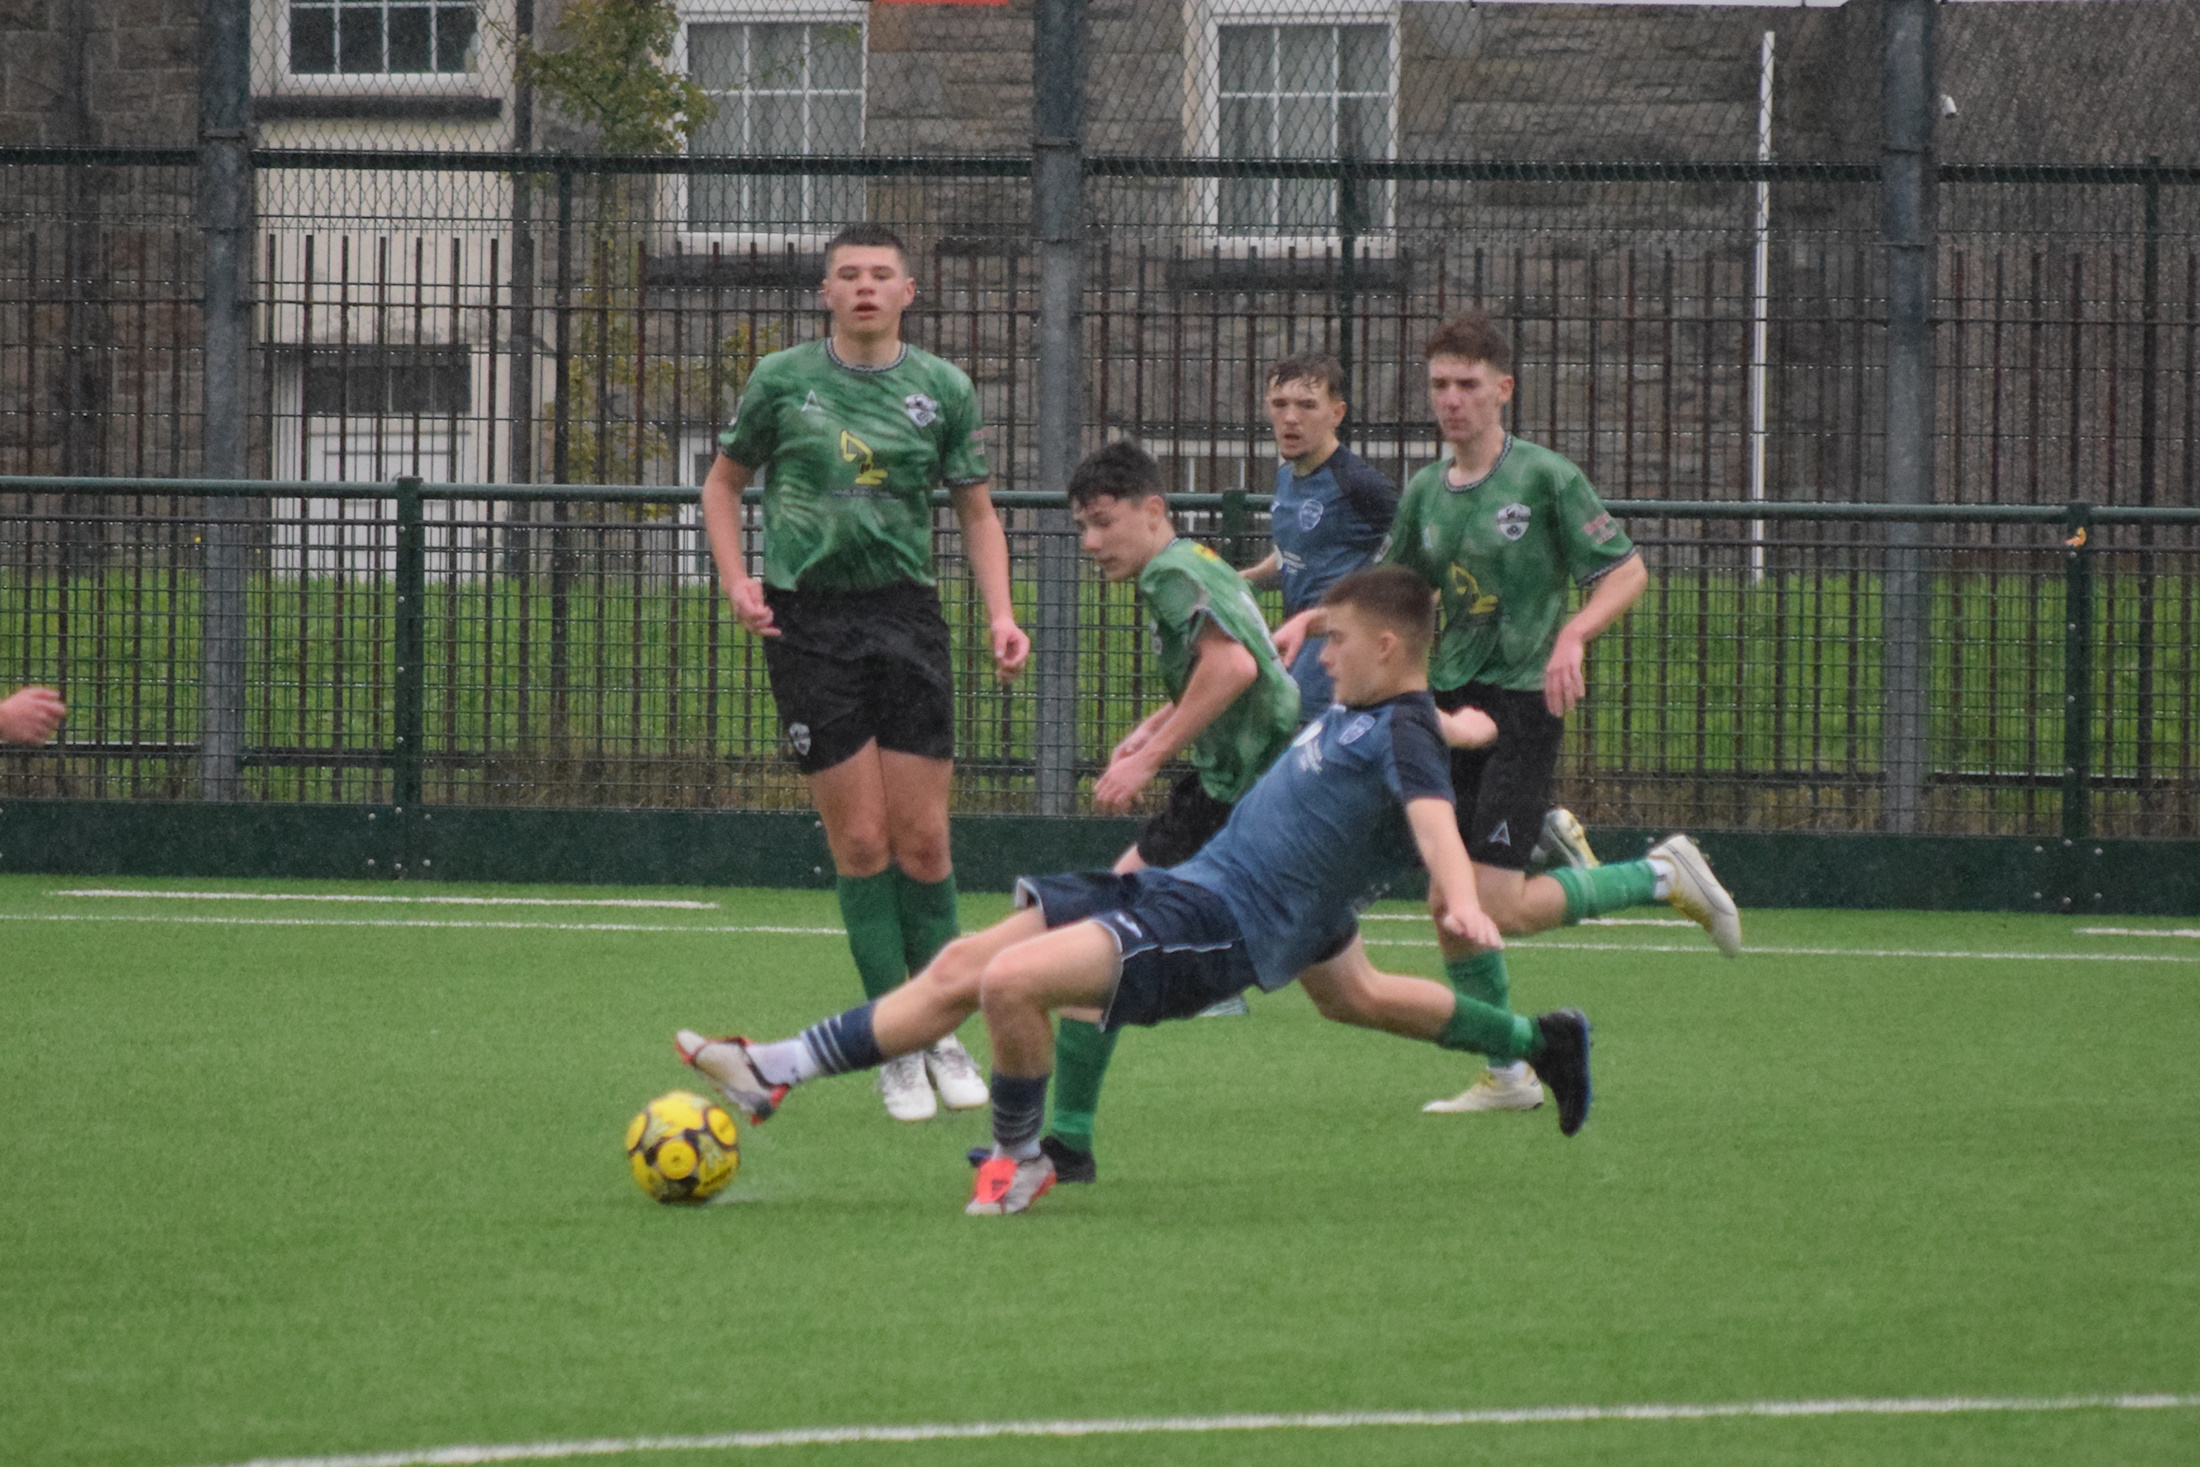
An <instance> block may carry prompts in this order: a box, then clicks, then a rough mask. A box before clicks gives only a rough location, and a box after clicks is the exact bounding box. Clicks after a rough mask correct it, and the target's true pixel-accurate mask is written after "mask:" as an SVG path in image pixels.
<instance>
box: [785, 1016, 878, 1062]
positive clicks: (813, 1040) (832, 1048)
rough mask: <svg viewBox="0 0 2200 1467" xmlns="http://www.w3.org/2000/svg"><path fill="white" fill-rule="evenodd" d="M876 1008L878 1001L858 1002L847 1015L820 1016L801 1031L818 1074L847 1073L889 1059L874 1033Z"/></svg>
mask: <svg viewBox="0 0 2200 1467" xmlns="http://www.w3.org/2000/svg"><path fill="white" fill-rule="evenodd" d="M874 1007H876V1005H875V1004H859V1005H857V1006H856V1007H855V1008H852V1009H850V1010H848V1011H847V1012H846V1013H844V1014H835V1015H833V1016H832V1017H831V1018H830V1019H821V1020H819V1021H818V1022H817V1023H815V1024H812V1025H811V1026H810V1027H809V1028H807V1029H805V1030H803V1031H802V1042H803V1043H804V1044H807V1045H808V1046H809V1047H810V1053H811V1054H812V1055H814V1056H816V1058H817V1069H818V1073H819V1074H822V1075H845V1074H847V1073H848V1072H849V1071H850V1070H868V1069H871V1068H872V1067H873V1066H876V1065H881V1064H884V1063H885V1062H886V1056H885V1054H884V1053H882V1052H881V1051H880V1049H879V1047H878V1036H876V1035H875V1034H873V1033H872V1032H871V1010H872V1009H873V1008H874Z"/></svg>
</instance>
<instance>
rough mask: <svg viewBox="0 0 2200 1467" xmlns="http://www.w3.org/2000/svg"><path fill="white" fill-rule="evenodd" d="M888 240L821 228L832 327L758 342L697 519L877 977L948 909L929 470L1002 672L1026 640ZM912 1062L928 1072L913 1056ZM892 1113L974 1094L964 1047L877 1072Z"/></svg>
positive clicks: (889, 984) (948, 921)
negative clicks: (753, 529) (758, 554)
mask: <svg viewBox="0 0 2200 1467" xmlns="http://www.w3.org/2000/svg"><path fill="white" fill-rule="evenodd" d="M916 288H917V287H916V282H915V280H914V279H913V278H911V276H910V273H909V266H908V258H907V253H906V251H905V250H904V249H903V247H902V244H901V241H900V240H899V239H897V238H896V237H895V236H894V235H893V234H892V233H890V232H889V231H887V230H885V229H884V228H882V227H881V226H878V225H855V226H852V227H850V228H848V229H845V230H843V231H841V233H840V234H838V235H836V236H835V237H834V238H833V240H832V241H831V242H830V243H829V244H828V245H827V247H826V252H825V279H824V280H823V282H822V283H821V285H820V295H821V297H822V300H823V303H824V305H825V307H826V309H827V310H828V311H829V312H830V313H831V318H832V329H831V331H830V333H829V334H828V336H827V337H826V338H825V339H823V340H819V341H810V342H805V343H803V344H802V345H800V346H795V347H790V348H788V349H787V350H784V351H779V352H774V353H772V354H771V355H769V356H767V357H765V358H764V359H763V360H762V361H760V362H758V363H757V365H756V368H755V370H754V371H753V372H752V373H751V375H750V377H749V380H748V383H747V384H746V387H745V389H744V391H743V394H742V397H741V403H740V407H739V410H738V411H737V413H736V415H735V417H734V421H733V423H732V425H731V426H730V427H728V428H727V430H726V431H725V432H724V433H722V434H720V435H719V447H720V453H719V456H718V458H717V459H716V460H715V462H714V463H713V464H712V466H711V471H710V475H709V478H708V479H707V481H706V482H705V484H704V486H703V519H704V523H705V525H706V526H707V528H708V530H709V534H710V544H711V553H712V555H713V557H714V559H715V560H716V562H717V566H718V573H719V577H720V580H721V582H722V583H723V585H724V586H725V590H726V596H727V599H728V600H729V601H730V602H731V603H732V606H733V611H734V615H735V616H736V617H737V618H738V619H739V620H740V622H741V624H742V626H744V627H746V628H747V629H748V630H749V631H751V632H753V633H755V634H756V635H757V636H759V637H761V638H763V639H764V661H765V670H766V672H767V674H768V675H769V677H770V680H771V688H772V696H773V699H774V700H775V701H776V703H777V704H778V708H779V716H780V722H781V725H782V727H783V728H784V730H785V733H786V737H787V743H788V747H789V749H790V750H791V752H792V754H793V756H794V759H795V762H796V764H797V766H798V767H799V768H800V769H801V770H802V772H803V774H804V776H805V777H806V779H807V781H808V784H809V789H810V799H811V803H812V804H813V805H814V806H815V807H816V809H817V812H818V814H819V816H820V817H821V819H822V822H823V825H824V827H825V840H826V844H827V846H828V847H829V848H830V849H831V851H832V857H833V869H834V874H835V877H836V886H837V889H838V894H839V898H840V909H841V915H842V919H843V921H844V922H845V924H846V927H847V931H848V946H849V949H850V952H851V954H852V955H853V957H854V959H855V965H856V971H857V974H858V976H859V977H860V978H861V980H862V983H863V989H864V992H865V993H867V994H869V995H870V996H872V997H874V998H876V997H878V996H880V995H882V994H885V993H887V992H889V991H890V990H892V989H893V988H895V987H896V986H898V985H899V984H900V983H901V982H902V981H903V979H904V978H905V977H907V975H908V974H910V973H912V972H914V971H917V970H918V969H920V968H922V967H923V966H924V964H925V963H926V962H927V961H928V960H929V959H930V958H931V957H932V955H933V954H934V953H935V952H937V951H938V950H939V948H940V945H941V944H942V943H944V942H945V941H947V940H948V939H949V938H951V937H953V936H954V935H955V933H956V931H957V930H958V927H957V921H956V910H955V908H956V902H955V880H954V866H953V862H952V857H951V854H950V851H949V842H948V811H947V807H948V793H949V788H950V785H951V783H952V779H953V771H954V766H953V763H952V760H953V758H954V702H953V698H954V693H953V678H952V670H951V663H950V658H949V646H948V631H947V623H946V620H945V618H944V616H943V615H942V612H941V609H940V603H939V595H938V592H937V590H936V589H935V585H934V575H933V568H932V510H931V495H932V491H933V490H934V489H935V488H936V487H939V486H941V485H945V486H946V488H947V490H948V493H949V497H950V499H951V501H952V503H953V505H954V509H955V513H956V516H957V518H958V519H959V520H960V521H961V524H962V532H963V543H964V546H965V548H966V551H967V554H968V558H969V563H970V568H971V576H972V579H974V580H975V581H976V582H977V585H978V590H979V593H980V595H981V596H982V597H983V599H984V602H985V608H986V617H987V622H988V626H989V631H990V637H991V650H992V653H993V659H994V663H995V666H996V668H997V670H998V671H999V674H1000V675H1001V676H1002V677H1003V678H1009V677H1013V676H1015V675H1016V673H1017V672H1018V671H1019V670H1020V669H1021V668H1022V666H1023V664H1024V661H1025V658H1026V657H1027V656H1028V655H1029V652H1030V640H1029V639H1028V638H1027V637H1026V636H1025V635H1024V633H1023V632H1022V631H1021V630H1020V629H1019V628H1018V627H1017V625H1016V620H1015V615H1014V612H1013V609H1012V606H1011V603H1010V597H1009V577H1008V547H1007V540H1006V537H1005V536H1004V534H1003V532H1002V528H1001V524H1000V520H999V517H998V516H997V515H996V514H995V512H994V509H993V503H992V499H991V497H990V495H989V493H988V488H987V480H988V471H987V467H986V461H985V452H984V448H983V446H982V437H983V434H982V430H981V428H980V425H979V421H978V404H977V395H976V393H975V391H974V390H973V389H972V387H971V384H970V379H969V378H968V377H967V376H966V375H964V374H963V373H962V372H961V371H960V370H959V369H957V368H956V367H954V366H952V365H951V364H949V363H947V362H945V361H942V360H941V359H940V358H938V357H935V356H933V355H931V354H930V353H928V352H924V351H920V350H918V349H917V348H915V347H912V346H909V345H907V344H906V343H904V342H903V341H902V339H901V320H902V313H903V311H904V310H905V309H906V308H907V307H908V306H909V304H910V303H911V302H912V301H913V300H914V299H915V297H916ZM760 473H762V474H763V475H764V489H763V499H764V505H763V509H764V514H763V528H764V535H763V552H764V553H763V565H762V567H761V570H762V574H761V575H751V574H750V568H749V565H748V558H747V553H746V549H745V545H744V526H743V516H742V511H741V496H742V493H743V491H744V490H746V489H747V488H748V486H749V485H750V483H751V482H752V481H754V480H755V478H756V477H757V476H758V475H759V474H760ZM928 1071H929V1082H928V1078H927V1072H928ZM881 1081H882V1085H881V1088H882V1089H883V1090H884V1091H885V1096H886V1106H887V1110H888V1113H889V1114H891V1115H893V1116H895V1117H896V1118H897V1119H901V1120H919V1119H924V1118H926V1117H929V1116H930V1115H932V1114H933V1113H934V1110H935V1108H936V1102H935V1100H934V1097H933V1087H934V1085H937V1087H938V1089H939V1094H940V1098H941V1099H944V1100H945V1101H946V1103H947V1104H948V1105H950V1106H972V1105H982V1104H983V1103H984V1101H985V1092H984V1086H983V1084H982V1082H981V1081H980V1080H979V1079H978V1076H977V1072H976V1070H975V1069H974V1068H973V1067H972V1065H971V1064H970V1060H969V1056H968V1055H967V1054H965V1053H964V1052H963V1050H962V1047H961V1046H960V1045H959V1044H957V1043H956V1042H955V1040H954V1039H953V1038H952V1036H943V1037H942V1038H941V1040H940V1042H939V1043H938V1044H937V1045H936V1046H935V1047H934V1048H933V1049H932V1050H930V1051H929V1052H928V1053H927V1054H926V1055H925V1056H922V1057H918V1056H913V1055H912V1056H910V1057H908V1058H906V1059H904V1060H903V1061H902V1062H900V1063H898V1064H896V1065H894V1066H892V1067H891V1068H889V1069H888V1070H887V1071H886V1072H885V1073H884V1074H883V1075H882V1076H881Z"/></svg>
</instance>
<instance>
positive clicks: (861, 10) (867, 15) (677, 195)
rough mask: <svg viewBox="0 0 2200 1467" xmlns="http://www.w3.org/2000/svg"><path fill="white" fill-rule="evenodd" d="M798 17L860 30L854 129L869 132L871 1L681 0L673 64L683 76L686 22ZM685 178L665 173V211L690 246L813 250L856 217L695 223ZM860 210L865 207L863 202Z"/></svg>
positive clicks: (774, 21) (770, 22)
mask: <svg viewBox="0 0 2200 1467" xmlns="http://www.w3.org/2000/svg"><path fill="white" fill-rule="evenodd" d="M797 23H799V24H807V25H852V26H854V27H856V30H857V32H858V34H859V36H860V40H859V42H858V46H857V49H858V50H859V51H860V52H861V54H862V62H861V64H862V76H861V80H860V81H859V83H858V93H859V100H860V110H859V112H858V114H857V129H858V131H859V132H860V133H861V134H862V136H864V137H866V138H868V137H869V135H870V130H871V7H870V6H869V5H868V4H867V3H865V0H683V3H682V4H681V6H680V33H679V35H678V37H677V38H676V39H675V40H674V41H673V49H672V68H673V70H675V71H677V72H678V73H679V74H680V75H682V76H688V75H690V72H689V70H688V53H687V48H688V27H689V26H691V25H773V24H786V25H792V24H797ZM859 146H860V144H859ZM688 183H689V180H688V178H687V176H686V175H685V174H671V175H667V176H666V178H665V183H664V187H665V201H664V202H665V210H666V212H665V215H664V217H665V218H668V219H671V220H674V221H676V222H675V223H674V224H673V226H672V227H673V230H674V232H675V234H676V235H677V237H678V238H679V241H680V243H681V245H682V246H683V247H684V248H686V249H688V250H690V251H697V252H701V253H706V254H707V253H708V252H709V250H710V248H711V246H712V245H718V246H721V247H722V248H724V249H726V250H728V251H731V250H735V249H740V250H746V249H747V248H748V247H749V246H750V245H752V244H753V245H757V246H759V247H761V248H765V249H769V250H772V251H780V250H784V249H785V248H786V247H787V246H788V245H790V244H791V245H793V246H794V247H795V249H796V250H798V251H805V252H814V251H817V250H820V249H822V248H824V246H825V241H826V240H828V239H830V238H832V236H833V235H834V234H835V233H836V232H838V230H839V228H840V226H841V225H844V224H851V223H854V222H856V221H854V220H848V219H843V220H839V221H836V222H835V223H834V224H833V225H832V226H831V227H829V228H823V229H801V230H777V231H768V230H753V229H698V228H696V227H695V226H694V225H693V224H690V223H689V222H688ZM865 213H866V214H868V213H869V210H868V208H866V210H865Z"/></svg>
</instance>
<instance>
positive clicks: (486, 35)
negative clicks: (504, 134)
mask: <svg viewBox="0 0 2200 1467" xmlns="http://www.w3.org/2000/svg"><path fill="white" fill-rule="evenodd" d="M263 5H264V7H265V8H264V11H263V13H264V14H266V15H268V16H269V24H268V25H267V27H266V28H265V29H264V30H262V31H261V35H263V36H264V37H266V40H267V44H266V47H265V49H264V51H263V50H262V48H261V47H259V46H255V47H254V50H255V51H257V52H260V53H261V54H263V55H264V56H266V58H267V61H268V65H269V70H270V74H269V75H268V76H266V77H265V78H264V79H263V81H262V84H261V87H260V90H261V91H262V93H263V94H266V95H273V96H283V97H355V96H362V95H371V96H377V97H390V96H420V97H479V96H483V95H485V94H486V93H487V89H488V87H489V85H490V80H491V77H492V74H493V73H500V72H503V71H505V70H508V69H509V68H508V67H507V66H506V65H505V58H504V54H503V53H504V51H505V45H504V41H503V36H504V33H505V32H506V31H508V30H509V28H510V26H511V23H512V18H511V13H510V12H511V7H510V5H509V3H508V0H474V65H473V69H472V70H471V71H347V72H335V71H306V72H295V71H292V70H291V69H290V0H263Z"/></svg>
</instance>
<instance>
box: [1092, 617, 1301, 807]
mask: <svg viewBox="0 0 2200 1467" xmlns="http://www.w3.org/2000/svg"><path fill="white" fill-rule="evenodd" d="M1195 645H1196V647H1197V649H1198V659H1199V660H1198V661H1197V662H1195V663H1194V664H1193V665H1192V675H1191V678H1190V679H1189V680H1188V681H1187V682H1186V683H1185V684H1184V696H1183V697H1181V698H1178V699H1177V700H1176V701H1175V702H1174V703H1172V704H1170V705H1168V707H1167V709H1165V710H1164V711H1165V712H1166V713H1167V714H1168V716H1167V717H1166V718H1164V719H1162V720H1161V722H1160V723H1159V724H1158V725H1156V726H1155V727H1154V729H1153V731H1152V732H1151V733H1149V734H1148V735H1147V737H1146V740H1145V742H1144V743H1142V744H1140V745H1139V746H1138V747H1137V748H1135V749H1133V750H1132V751H1131V752H1130V753H1128V754H1126V755H1123V756H1122V757H1120V758H1117V759H1114V760H1112V761H1110V762H1109V764H1108V768H1107V772H1106V773H1104V774H1102V775H1101V776H1100V782H1099V783H1098V784H1095V785H1094V786H1093V787H1092V802H1093V803H1094V804H1095V805H1098V806H1099V807H1100V808H1101V809H1103V810H1124V809H1128V808H1129V807H1130V803H1131V801H1133V800H1135V799H1137V798H1138V792H1139V791H1140V790H1142V789H1144V788H1145V787H1146V786H1147V785H1148V784H1149V783H1151V782H1152V780H1153V777H1154V776H1155V775H1157V774H1159V773H1160V772H1161V766H1162V765H1164V764H1166V763H1168V762H1169V761H1170V760H1171V759H1173V758H1175V757H1176V756H1177V754H1178V753H1179V752H1181V751H1182V750H1184V749H1187V748H1189V747H1191V743H1192V740H1194V739H1196V738H1198V737H1199V735H1200V734H1201V732H1202V731H1204V730H1205V729H1206V727H1207V725H1208V724H1210V723H1213V722H1214V721H1215V720H1216V719H1217V718H1219V717H1221V716H1222V712H1223V710H1224V709H1226V708H1228V707H1229V706H1230V705H1231V704H1232V703H1233V702H1235V701H1237V697H1238V695H1239V694H1240V693H1242V692H1244V691H1245V690H1246V689H1247V688H1249V687H1251V686H1252V685H1253V682H1254V680H1255V679H1256V678H1258V677H1259V676H1260V664H1259V663H1257V662H1255V661H1254V660H1253V654H1252V653H1250V652H1248V651H1246V650H1245V649H1244V648H1243V647H1240V646H1239V645H1238V644H1237V642H1236V641H1234V640H1233V639H1232V638H1231V636H1230V634H1229V633H1227V632H1225V631H1223V630H1222V629H1221V628H1220V627H1217V626H1215V625H1214V624H1213V623H1212V622H1210V623H1208V624H1207V625H1206V626H1205V627H1203V628H1202V629H1201V630H1200V633H1199V639H1198V641H1197V643H1196V644H1195Z"/></svg>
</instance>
